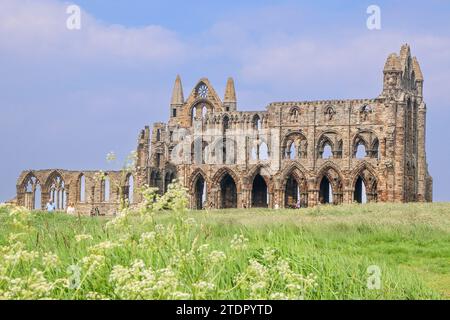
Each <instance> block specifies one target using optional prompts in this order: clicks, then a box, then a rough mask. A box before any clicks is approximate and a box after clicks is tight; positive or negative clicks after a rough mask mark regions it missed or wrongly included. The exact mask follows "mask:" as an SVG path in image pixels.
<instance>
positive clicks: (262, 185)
mask: <svg viewBox="0 0 450 320" xmlns="http://www.w3.org/2000/svg"><path fill="white" fill-rule="evenodd" d="M252 207H253V208H267V207H268V193H267V184H266V181H265V180H264V178H263V177H262V176H261V175H260V174H257V175H256V176H255V178H254V179H253V186H252Z"/></svg>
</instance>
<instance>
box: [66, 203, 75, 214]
mask: <svg viewBox="0 0 450 320" xmlns="http://www.w3.org/2000/svg"><path fill="white" fill-rule="evenodd" d="M67 214H70V215H74V214H75V207H74V206H73V203H69V206H68V207H67Z"/></svg>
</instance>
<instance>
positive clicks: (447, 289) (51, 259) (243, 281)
mask: <svg viewBox="0 0 450 320" xmlns="http://www.w3.org/2000/svg"><path fill="white" fill-rule="evenodd" d="M0 246H1V247H0V256H2V257H1V258H0V298H4V299H17V298H29V299H39V298H56V299H449V298H450V204H449V203H434V204H406V205H401V204H368V205H345V206H321V207H316V208H310V209H300V210H268V209H260V210H258V209H247V210H226V211H225V210H224V211H222V210H219V211H202V212H192V211H179V212H159V213H152V212H146V213H141V214H138V213H134V212H128V213H126V214H124V215H123V216H121V217H120V218H116V219H108V218H89V217H82V218H77V217H71V216H67V215H65V214H48V213H45V212H43V213H29V212H27V211H26V210H24V209H19V208H14V207H7V206H3V207H0ZM378 280H379V282H378ZM368 282H369V283H368ZM377 284H379V285H380V286H378V285H377Z"/></svg>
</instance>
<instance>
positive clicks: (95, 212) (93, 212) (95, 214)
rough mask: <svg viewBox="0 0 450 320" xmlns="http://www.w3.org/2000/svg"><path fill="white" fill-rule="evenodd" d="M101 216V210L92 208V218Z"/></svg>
mask: <svg viewBox="0 0 450 320" xmlns="http://www.w3.org/2000/svg"><path fill="white" fill-rule="evenodd" d="M99 215H100V210H99V209H98V207H95V208H92V209H91V216H92V217H98V216H99Z"/></svg>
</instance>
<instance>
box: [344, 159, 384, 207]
mask: <svg viewBox="0 0 450 320" xmlns="http://www.w3.org/2000/svg"><path fill="white" fill-rule="evenodd" d="M351 186H352V187H353V190H354V192H353V200H355V201H356V202H359V203H362V202H364V201H363V200H364V199H363V198H364V192H363V191H365V197H366V201H367V202H377V201H378V176H377V173H376V171H375V169H374V168H373V167H372V165H371V164H370V163H368V162H366V161H364V162H363V163H361V164H360V165H358V166H357V167H356V168H355V169H354V170H353V171H352V174H351ZM364 189H365V190H364Z"/></svg>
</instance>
